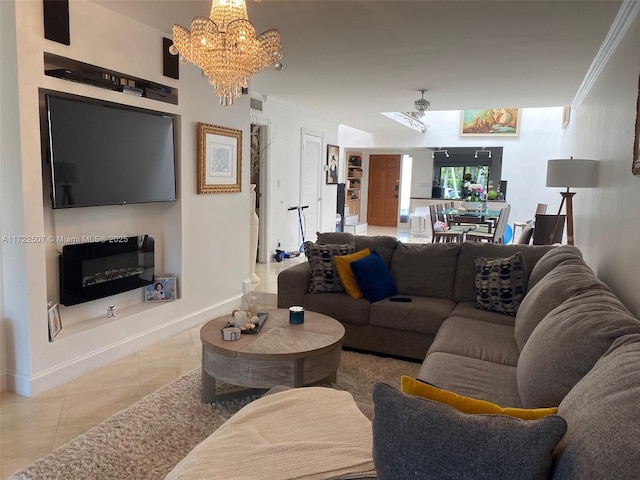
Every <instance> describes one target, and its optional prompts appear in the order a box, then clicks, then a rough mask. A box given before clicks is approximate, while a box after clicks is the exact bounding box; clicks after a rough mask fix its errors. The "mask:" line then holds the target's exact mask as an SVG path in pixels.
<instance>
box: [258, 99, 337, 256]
mask: <svg viewBox="0 0 640 480" xmlns="http://www.w3.org/2000/svg"><path fill="white" fill-rule="evenodd" d="M256 95H259V94H256ZM252 115H253V116H254V119H253V121H254V122H255V123H260V124H263V125H268V126H269V133H270V138H269V140H268V144H269V158H268V165H267V168H266V170H267V171H268V173H267V175H268V176H269V178H268V181H267V186H268V191H267V210H268V215H269V221H270V225H269V231H268V234H267V237H268V243H267V246H266V248H267V249H268V251H269V252H272V253H273V252H275V249H276V247H277V245H278V242H280V243H281V246H282V248H284V249H285V250H295V249H297V247H298V246H299V245H300V240H299V226H298V216H297V213H296V212H295V211H291V212H290V211H287V208H288V207H291V206H295V205H299V204H300V155H301V139H302V133H303V132H307V133H311V134H316V135H318V136H320V137H322V139H323V143H322V150H321V152H322V159H321V163H322V166H324V165H325V164H326V155H327V153H326V152H327V144H330V145H341V144H340V143H339V142H338V123H337V122H335V121H334V120H333V119H330V118H326V117H323V116H321V115H318V114H317V113H315V112H312V111H310V110H306V109H304V108H301V107H298V106H296V105H291V104H288V103H284V102H282V101H279V100H277V99H274V98H273V97H267V98H266V99H264V100H263V110H262V112H256V111H252ZM344 165H345V159H344V148H341V149H340V174H339V177H338V181H339V182H344V179H345V176H344V168H343V166H344ZM324 178H325V173H324V170H322V171H321V179H322V182H321V183H322V186H321V189H320V194H321V197H322V207H321V219H320V225H321V227H320V231H325V232H326V231H334V230H335V227H336V222H335V218H336V198H337V197H336V195H337V190H336V186H335V185H325V181H324ZM260 228H263V226H262V225H261V227H260ZM305 231H306V230H305ZM306 232H307V231H306ZM315 233H316V232H315V231H310V232H307V235H306V238H307V240H309V239H311V240H314V239H315ZM260 248H262V247H260ZM272 258H273V255H269V260H270V261H271V260H272Z"/></svg>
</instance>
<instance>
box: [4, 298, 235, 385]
mask: <svg viewBox="0 0 640 480" xmlns="http://www.w3.org/2000/svg"><path fill="white" fill-rule="evenodd" d="M240 298H241V297H240V296H237V297H234V298H231V299H229V300H226V301H225V302H222V303H219V304H216V305H211V306H208V307H206V308H203V309H201V310H199V311H196V312H192V313H190V314H188V315H185V316H183V317H180V318H177V319H175V320H172V321H170V322H166V323H163V324H161V325H157V326H155V327H153V328H151V329H148V330H145V331H142V332H139V333H137V334H136V335H132V336H130V337H128V338H125V339H122V340H120V341H118V342H116V343H113V344H111V345H106V346H104V347H102V348H100V349H99V350H95V351H93V352H88V353H86V354H85V355H83V356H81V357H78V358H74V359H73V360H71V361H68V362H65V363H63V364H59V365H55V366H53V367H51V368H48V369H46V370H43V371H41V372H38V373H35V374H33V375H25V374H21V373H18V372H13V371H5V372H4V373H3V374H2V379H3V381H4V382H6V388H7V389H9V390H11V391H14V392H16V393H17V394H19V395H22V396H25V397H32V396H35V395H39V394H41V393H44V392H46V391H48V390H51V389H52V388H55V387H58V386H60V385H63V384H65V383H67V382H70V381H72V380H74V379H76V378H78V377H80V376H82V375H84V374H86V373H89V372H91V371H93V370H95V369H97V368H100V367H103V366H105V365H108V364H109V363H111V362H113V361H115V360H118V359H120V358H124V357H126V356H128V355H131V354H133V353H135V352H137V351H139V350H141V349H143V348H146V347H149V346H151V345H153V344H155V343H157V342H159V341H161V340H164V339H166V338H169V337H172V336H173V335H177V334H178V333H180V332H183V331H185V330H188V329H190V328H193V327H195V326H198V325H200V324H201V323H203V322H205V321H207V320H208V319H211V318H215V317H219V316H221V315H224V314H225V313H228V312H229V311H231V310H233V309H234V308H237V307H238V305H239V303H240Z"/></svg>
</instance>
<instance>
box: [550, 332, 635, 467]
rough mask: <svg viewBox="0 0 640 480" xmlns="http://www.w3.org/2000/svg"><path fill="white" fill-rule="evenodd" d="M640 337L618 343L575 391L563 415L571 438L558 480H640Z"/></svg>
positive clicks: (563, 447) (560, 453) (558, 457)
mask: <svg viewBox="0 0 640 480" xmlns="http://www.w3.org/2000/svg"><path fill="white" fill-rule="evenodd" d="M638 365H640V335H626V336H623V337H619V338H618V339H616V340H615V341H614V342H613V344H612V345H611V348H609V350H608V351H607V352H606V353H605V354H604V355H603V356H602V358H600V359H599V360H598V362H597V363H596V364H595V366H594V367H593V369H592V370H591V371H590V372H589V373H588V374H587V375H585V377H584V378H583V379H582V380H580V381H579V382H578V384H577V385H576V386H575V387H573V388H572V389H571V391H570V392H569V393H567V396H566V397H565V398H564V400H562V402H561V403H560V407H559V409H558V412H559V414H560V415H562V417H564V418H565V419H566V421H567V424H568V428H567V433H566V434H565V435H564V437H563V438H562V440H561V441H560V442H559V443H558V446H557V447H556V449H555V451H554V458H555V460H554V464H555V468H554V472H553V475H552V477H551V478H552V479H553V480H573V479H575V478H589V479H594V480H605V479H606V480H626V479H630V478H640V462H639V461H638V459H640V442H638V438H640V431H639V425H640V408H638V406H639V405H640V375H639V373H638Z"/></svg>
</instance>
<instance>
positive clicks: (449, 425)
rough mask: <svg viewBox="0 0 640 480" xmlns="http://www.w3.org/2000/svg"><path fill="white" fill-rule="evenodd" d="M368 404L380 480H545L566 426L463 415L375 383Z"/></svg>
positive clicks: (554, 419)
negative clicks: (436, 479) (372, 408)
mask: <svg viewBox="0 0 640 480" xmlns="http://www.w3.org/2000/svg"><path fill="white" fill-rule="evenodd" d="M373 403H374V415H373V461H374V464H375V467H376V472H377V474H378V478H379V479H380V480H404V479H407V480H408V479H416V478H441V479H445V478H451V479H453V478H456V479H458V478H473V479H474V480H481V479H490V480H501V479H505V480H507V479H508V480H519V479H528V480H537V479H540V478H546V476H547V474H548V472H549V469H550V467H551V451H552V450H553V447H554V446H555V445H556V443H557V442H558V440H560V438H561V437H562V435H563V434H564V432H565V430H566V428H567V425H566V423H565V421H564V420H563V419H562V418H561V417H559V416H557V415H550V416H546V417H544V418H541V419H539V420H529V421H525V420H520V419H517V418H512V417H508V416H504V415H467V414H464V413H461V412H459V411H458V410H456V409H455V408H452V407H449V406H448V405H443V404H441V403H438V402H434V401H431V400H427V399H424V398H419V397H415V396H410V395H405V394H403V393H402V392H399V391H398V390H396V389H395V388H393V387H391V386H390V385H387V384H384V383H377V384H376V385H374V387H373ZM470 452H473V454H470Z"/></svg>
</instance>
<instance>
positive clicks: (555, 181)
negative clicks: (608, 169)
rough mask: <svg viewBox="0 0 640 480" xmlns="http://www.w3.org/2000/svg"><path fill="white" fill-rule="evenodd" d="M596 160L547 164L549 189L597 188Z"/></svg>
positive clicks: (561, 161)
mask: <svg viewBox="0 0 640 480" xmlns="http://www.w3.org/2000/svg"><path fill="white" fill-rule="evenodd" d="M597 163H598V162H596V161H595V160H581V159H578V158H569V159H556V160H549V161H548V162H547V187H574V188H593V187H595V186H596V164H597Z"/></svg>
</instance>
